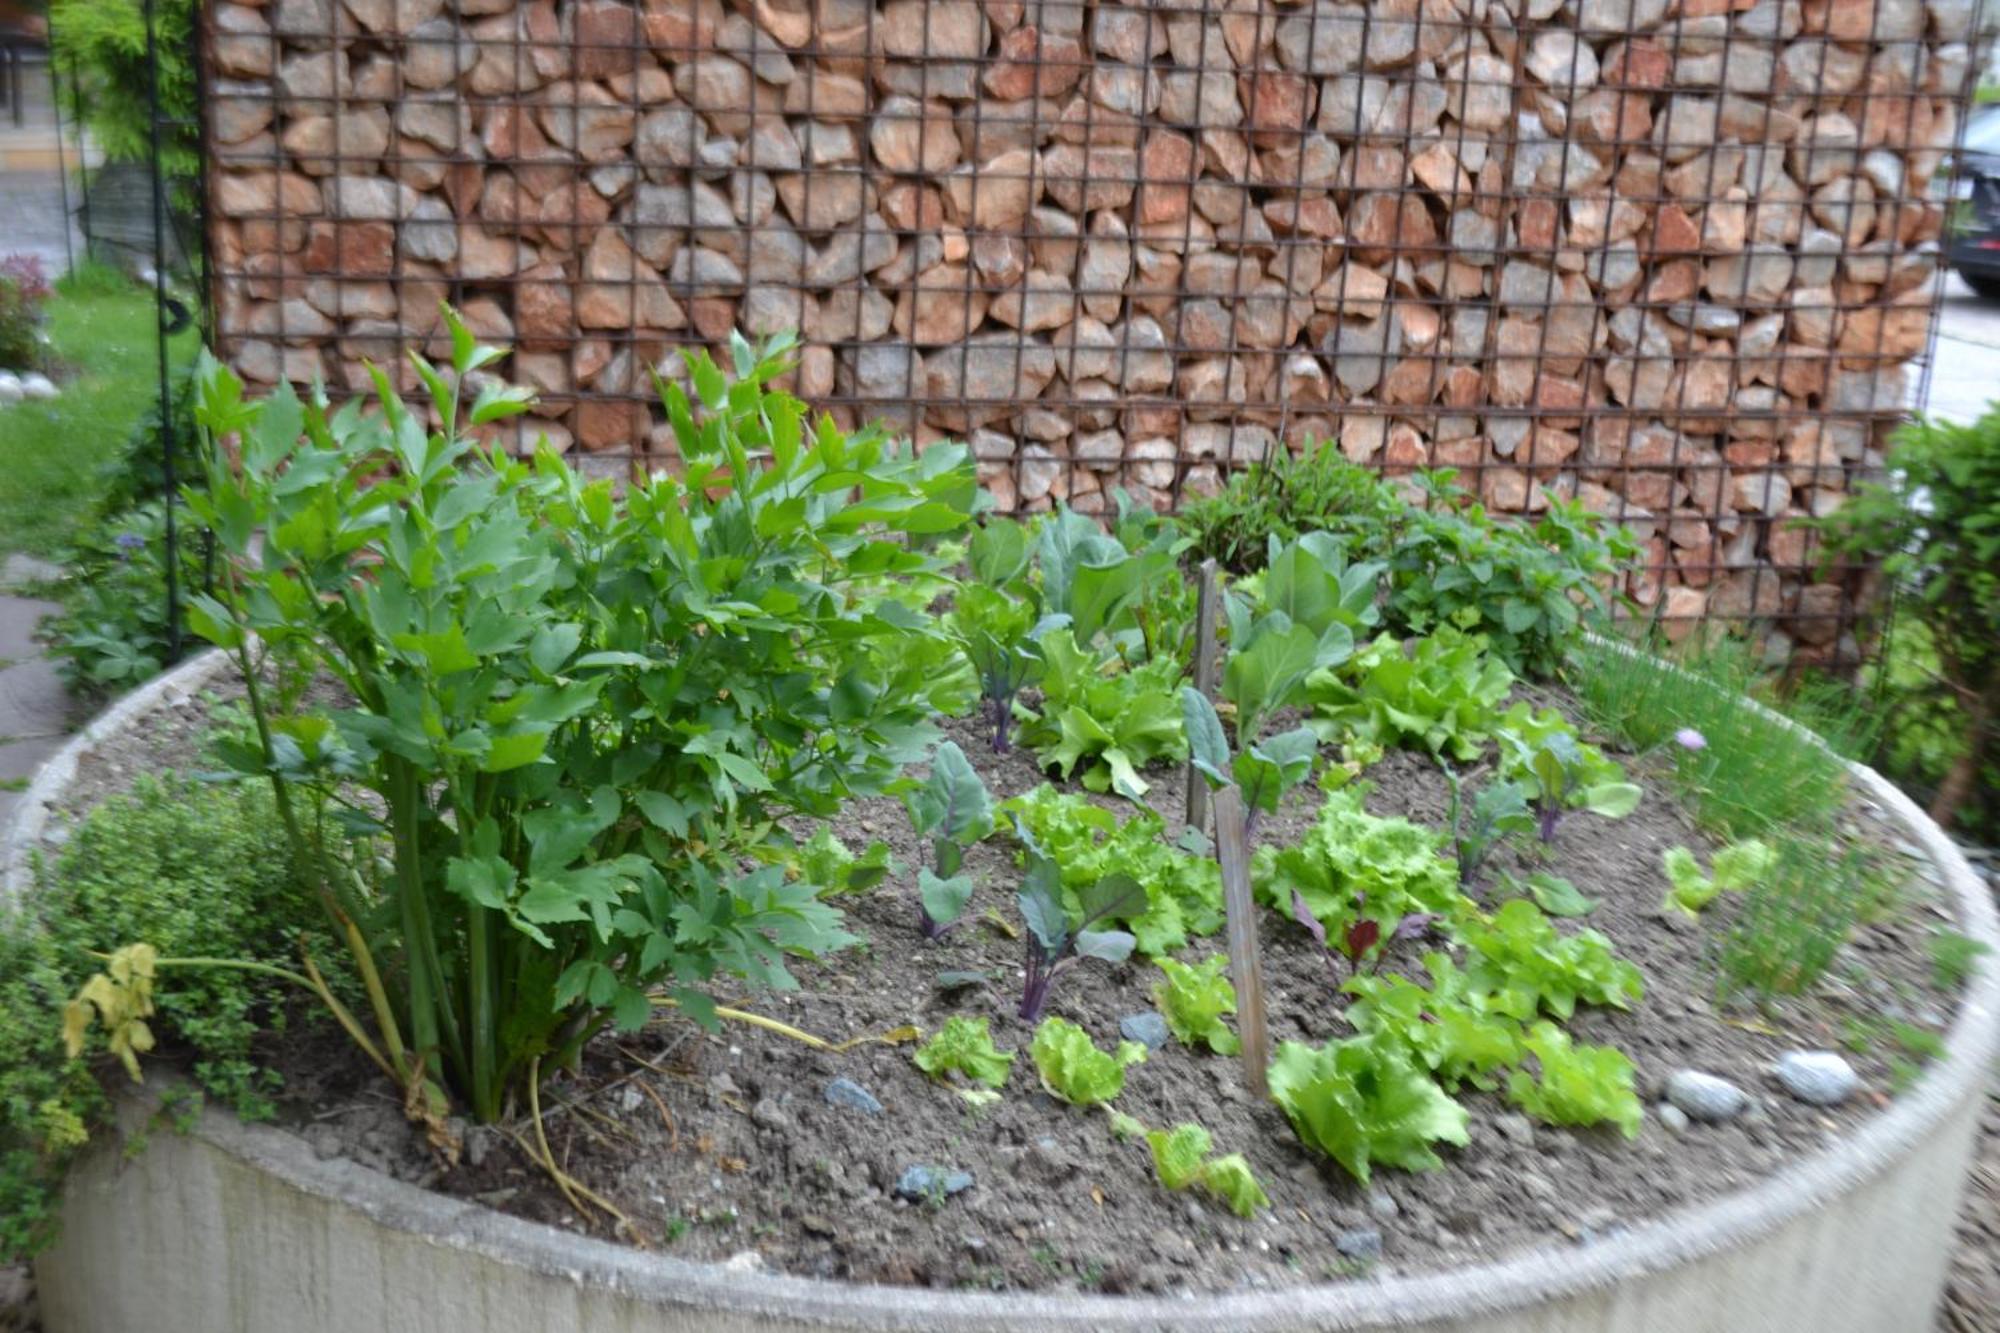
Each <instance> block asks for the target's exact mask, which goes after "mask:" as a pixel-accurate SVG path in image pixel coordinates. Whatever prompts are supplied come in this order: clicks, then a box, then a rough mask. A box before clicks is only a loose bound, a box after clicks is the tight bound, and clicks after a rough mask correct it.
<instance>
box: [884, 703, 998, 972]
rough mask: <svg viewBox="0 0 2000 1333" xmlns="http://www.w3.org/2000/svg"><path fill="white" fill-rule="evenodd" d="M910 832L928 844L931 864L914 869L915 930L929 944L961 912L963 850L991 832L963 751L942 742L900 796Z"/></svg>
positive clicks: (989, 808)
mask: <svg viewBox="0 0 2000 1333" xmlns="http://www.w3.org/2000/svg"><path fill="white" fill-rule="evenodd" d="M903 805H904V807H905V808H906V809H908V811H909V812H910V828H911V829H912V830H913V831H914V832H915V833H916V835H917V837H918V838H919V839H924V838H928V839H929V840H930V844H931V864H930V865H927V866H920V867H918V869H917V896H918V901H919V907H918V913H919V918H920V919H919V925H920V928H921V929H922V931H923V935H924V938H925V939H927V940H934V939H936V938H937V937H938V936H940V935H942V934H943V933H944V932H945V930H946V928H947V927H949V926H950V925H951V923H952V922H954V921H956V920H958V918H959V916H960V915H961V914H963V913H964V911H965V904H966V903H967V902H968V901H970V900H971V898H972V876H970V875H967V874H964V873H962V872H961V870H960V867H961V866H962V865H963V864H964V862H965V849H966V848H968V847H970V846H972V844H973V843H975V842H978V841H979V840H980V839H981V838H984V837H985V836H986V835H987V834H988V833H991V832H992V831H993V800H992V798H991V797H990V796H988V795H987V793H986V784H985V783H983V782H981V781H980V780H979V774H977V773H975V772H973V770H972V764H971V763H970V762H969V761H968V760H967V759H966V757H965V751H963V750H961V749H959V748H958V745H957V743H956V742H955V741H946V742H944V743H943V744H942V745H940V746H938V747H937V750H936V751H935V752H934V753H933V754H932V755H931V775H930V777H929V778H927V779H925V781H924V784H923V785H922V786H921V787H917V788H915V789H913V790H911V791H908V792H905V793H904V795H903Z"/></svg>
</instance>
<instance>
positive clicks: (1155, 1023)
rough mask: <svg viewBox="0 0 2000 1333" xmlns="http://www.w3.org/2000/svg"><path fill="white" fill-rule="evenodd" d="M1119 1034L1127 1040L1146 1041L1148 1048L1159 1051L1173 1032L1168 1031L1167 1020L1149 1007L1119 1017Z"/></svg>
mask: <svg viewBox="0 0 2000 1333" xmlns="http://www.w3.org/2000/svg"><path fill="white" fill-rule="evenodd" d="M1118 1035H1119V1036H1121V1037H1123V1038H1125V1040H1127V1041H1141V1042H1144V1043H1145V1044H1146V1049H1147V1050H1149V1051H1157V1050H1159V1049H1160V1048H1161V1047H1162V1046H1165V1045H1166V1044H1167V1038H1168V1037H1169V1036H1170V1035H1172V1034H1170V1033H1169V1032H1168V1031H1167V1020H1166V1019H1164V1018H1161V1017H1160V1016H1159V1015H1158V1014H1156V1013H1154V1012H1153V1011H1152V1010H1150V1009H1148V1010H1146V1011H1145V1012H1143V1013H1137V1014H1127V1015H1125V1017H1123V1018H1121V1019H1119V1020H1118Z"/></svg>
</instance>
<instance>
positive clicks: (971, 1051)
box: [910, 1014, 1015, 1088]
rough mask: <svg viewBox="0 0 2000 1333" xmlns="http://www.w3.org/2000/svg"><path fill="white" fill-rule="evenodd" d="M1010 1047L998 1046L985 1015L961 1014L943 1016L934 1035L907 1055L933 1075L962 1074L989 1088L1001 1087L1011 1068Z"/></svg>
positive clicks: (1011, 1053) (933, 1076) (1012, 1058)
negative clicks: (974, 1016)
mask: <svg viewBox="0 0 2000 1333" xmlns="http://www.w3.org/2000/svg"><path fill="white" fill-rule="evenodd" d="M1014 1055H1015V1052H1013V1051H1003V1050H1000V1049H999V1048H998V1047H996V1046H995V1045H994V1044H993V1034H992V1032H991V1031H990V1030H989V1029H988V1025H987V1020H986V1019H984V1018H968V1017H966V1016H965V1015H963V1014H959V1015H955V1016H954V1017H952V1018H949V1019H946V1020H945V1025H944V1026H943V1027H942V1028H940V1029H938V1032H937V1035H936V1036H934V1037H932V1038H931V1039H930V1040H929V1041H927V1042H925V1043H924V1044H923V1045H922V1046H920V1047H918V1048H917V1050H916V1052H915V1054H913V1055H912V1056H911V1057H910V1059H911V1061H912V1062H913V1063H914V1064H915V1065H916V1066H917V1068H919V1069H921V1070H923V1071H924V1072H925V1073H926V1074H929V1075H930V1076H931V1077H932V1078H939V1079H942V1078H945V1077H947V1076H948V1075H950V1074H953V1073H958V1074H963V1075H964V1076H965V1077H967V1078H969V1079H972V1080H973V1081H974V1082H977V1083H984V1084H985V1085H986V1086H987V1087H989V1088H998V1087H1002V1086H1004V1085H1005V1084H1006V1082H1007V1075H1008V1073H1009V1072H1010V1071H1011V1070H1012V1069H1013V1068H1014Z"/></svg>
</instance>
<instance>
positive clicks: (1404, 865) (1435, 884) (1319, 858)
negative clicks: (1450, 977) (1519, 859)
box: [1251, 787, 1470, 960]
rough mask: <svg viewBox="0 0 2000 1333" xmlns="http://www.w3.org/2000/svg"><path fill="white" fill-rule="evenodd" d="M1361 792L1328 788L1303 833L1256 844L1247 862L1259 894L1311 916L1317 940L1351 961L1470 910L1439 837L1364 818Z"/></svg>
mask: <svg viewBox="0 0 2000 1333" xmlns="http://www.w3.org/2000/svg"><path fill="white" fill-rule="evenodd" d="M1363 795H1364V792H1363V790H1362V789H1361V788H1360V787H1346V788H1343V789H1341V790H1339V791H1331V792H1328V793H1327V794H1326V799H1325V801H1324V802H1323V803H1322V804H1321V805H1320V810H1319V817H1318V818H1317V819H1316V820H1315V821H1314V822H1313V826H1312V828H1310V829H1309V830H1307V832H1306V834H1305V836H1304V837H1303V838H1301V839H1300V840H1299V841H1298V842H1296V843H1295V844H1293V845H1292V846H1289V847H1283V848H1271V847H1263V848H1259V849H1258V851H1257V854H1256V857H1255V859H1254V860H1253V861H1252V864H1251V883H1252V885H1253V887H1254V888H1255V890H1256V892H1257V895H1258V897H1259V898H1261V899H1262V900H1263V901H1264V902H1266V903H1267V904H1269V905H1270V906H1271V907H1272V908H1273V909H1274V910H1276V911H1279V912H1283V913H1286V914H1289V915H1292V916H1294V917H1295V918H1298V917H1300V916H1301V915H1302V914H1303V915H1310V916H1311V917H1312V919H1313V920H1315V921H1317V922H1318V923H1319V925H1320V927H1321V929H1322V931H1323V939H1325V940H1332V941H1335V942H1336V943H1337V945H1338V946H1339V947H1341V948H1342V949H1343V951H1344V952H1346V953H1347V954H1348V955H1349V956H1350V957H1351V958H1354V959H1357V960H1358V959H1359V958H1361V957H1363V956H1366V955H1369V954H1371V953H1373V952H1375V951H1377V950H1379V949H1380V948H1381V947H1382V946H1383V945H1384V944H1386V943H1387V942H1388V941H1390V940H1393V939H1395V938H1396V937H1397V936H1398V932H1399V931H1400V932H1402V933H1403V934H1404V935H1405V936H1407V934H1408V933H1410V931H1412V930H1414V929H1416V927H1417V925H1418V924H1428V923H1429V922H1432V921H1434V920H1437V919H1439V918H1443V919H1447V920H1449V919H1452V918H1455V917H1457V916H1458V915H1460V914H1461V913H1463V912H1465V911H1466V910H1467V909H1468V908H1469V907H1470V903H1469V902H1468V901H1467V900H1466V899H1465V898H1464V897H1463V896H1462V895H1461V894H1460V893H1459V891H1458V876H1457V874H1456V872H1454V870H1453V869H1452V865H1451V862H1450V861H1448V860H1446V859H1445V857H1444V855H1443V852H1444V838H1443V835H1442V834H1439V833H1436V832H1434V831H1432V830H1430V829H1427V828H1424V827H1422V826H1420V825H1417V824H1413V823H1411V822H1410V821H1409V820H1407V819H1401V818H1396V817H1389V818H1378V817H1377V816H1374V815H1371V814H1369V813H1368V812H1367V811H1366V810H1364V809H1363V808H1362V804H1361V802H1362V797H1363ZM1406 922H1409V923H1411V924H1409V925H1406ZM1316 933H1318V932H1316Z"/></svg>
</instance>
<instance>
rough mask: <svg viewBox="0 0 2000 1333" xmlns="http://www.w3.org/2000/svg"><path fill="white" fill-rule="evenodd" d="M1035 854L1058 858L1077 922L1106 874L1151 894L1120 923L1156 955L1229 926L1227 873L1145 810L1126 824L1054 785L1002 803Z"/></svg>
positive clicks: (1146, 950) (1141, 948)
mask: <svg viewBox="0 0 2000 1333" xmlns="http://www.w3.org/2000/svg"><path fill="white" fill-rule="evenodd" d="M1000 810H1001V812H1002V813H1004V814H1006V815H1007V816H1008V817H1009V818H1011V819H1012V821H1013V824H1014V831H1015V834H1016V836H1017V837H1018V838H1019V839H1020V841H1021V843H1022V846H1023V847H1024V848H1025V849H1026V850H1027V852H1028V854H1029V856H1030V857H1032V856H1033V855H1035V854H1039V855H1042V856H1045V857H1047V858H1048V859H1049V860H1051V861H1053V862H1054V863H1055V864H1056V866H1057V867H1058V868H1059V870H1060V873H1061V878H1062V893H1063V901H1064V904H1065V905H1066V907H1067V908H1068V911H1069V914H1070V919H1071V920H1072V921H1076V920H1078V919H1080V916H1081V911H1082V907H1081V902H1082V900H1081V897H1080V895H1081V894H1082V893H1083V892H1084V891H1085V890H1087V889H1088V888H1090V887H1091V886H1092V885H1095V884H1096V883H1098V882H1099V881H1100V880H1102V879H1104V878H1105V877H1106V876H1107V875H1112V874H1120V875H1125V876H1127V877H1129V878H1130V879H1132V880H1133V881H1135V882H1136V883H1137V884H1138V885H1139V887H1140V888H1141V889H1142V890H1143V891H1144V894H1145V896H1144V899H1143V901H1142V903H1141V904H1140V906H1139V910H1138V911H1136V912H1135V913H1133V914H1132V915H1130V916H1121V917H1120V918H1119V920H1120V921H1122V923H1123V924H1124V925H1125V926H1126V927H1127V929H1129V930H1130V931H1131V932H1132V935H1133V937H1134V939H1135V940H1136V941H1137V944H1138V950H1139V952H1140V953H1142V954H1145V955H1146V956H1147V957H1149V958H1159V957H1164V956H1165V955H1167V954H1171V953H1173V952H1174V951H1176V950H1178V949H1182V948H1185V947H1186V946H1187V944H1188V941H1189V940H1191V939H1194V938H1196V937H1199V936H1203V935H1213V934H1214V933H1215V932H1216V931H1218V930H1221V929H1222V922H1223V912H1222V872H1221V870H1220V869H1218V868H1217V866H1216V864H1215V862H1214V861H1213V860H1210V859H1209V858H1208V857H1206V856H1197V855H1194V854H1192V853H1190V852H1188V851H1186V850H1184V849H1183V848H1181V847H1178V846H1176V845H1174V844H1173V843H1171V842H1169V841H1168V840H1167V836H1166V829H1167V826H1166V821H1165V820H1163V819H1161V818H1160V817H1159V816H1158V815H1156V814H1154V813H1153V812H1152V811H1151V810H1145V809H1141V810H1139V811H1138V812H1137V813H1135V814H1132V815H1128V816H1126V817H1125V818H1123V819H1121V818H1119V817H1118V816H1117V815H1116V814H1113V813H1112V812H1111V811H1109V810H1107V809H1105V808H1104V807H1103V806H1101V805H1097V804H1095V803H1093V802H1092V801H1090V800H1089V799H1088V798H1087V797H1083V796H1079V795H1077V794H1076V793H1074V792H1059V791H1057V790H1056V789H1055V788H1054V787H1052V786H1050V785H1048V784H1047V783H1044V784H1042V785H1041V786H1039V787H1037V788H1035V789H1034V790H1033V791H1030V792H1028V793H1026V794H1024V795H1021V796H1016V797H1013V798H1012V799H1010V800H1007V801H1003V802H1001V803H1000Z"/></svg>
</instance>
